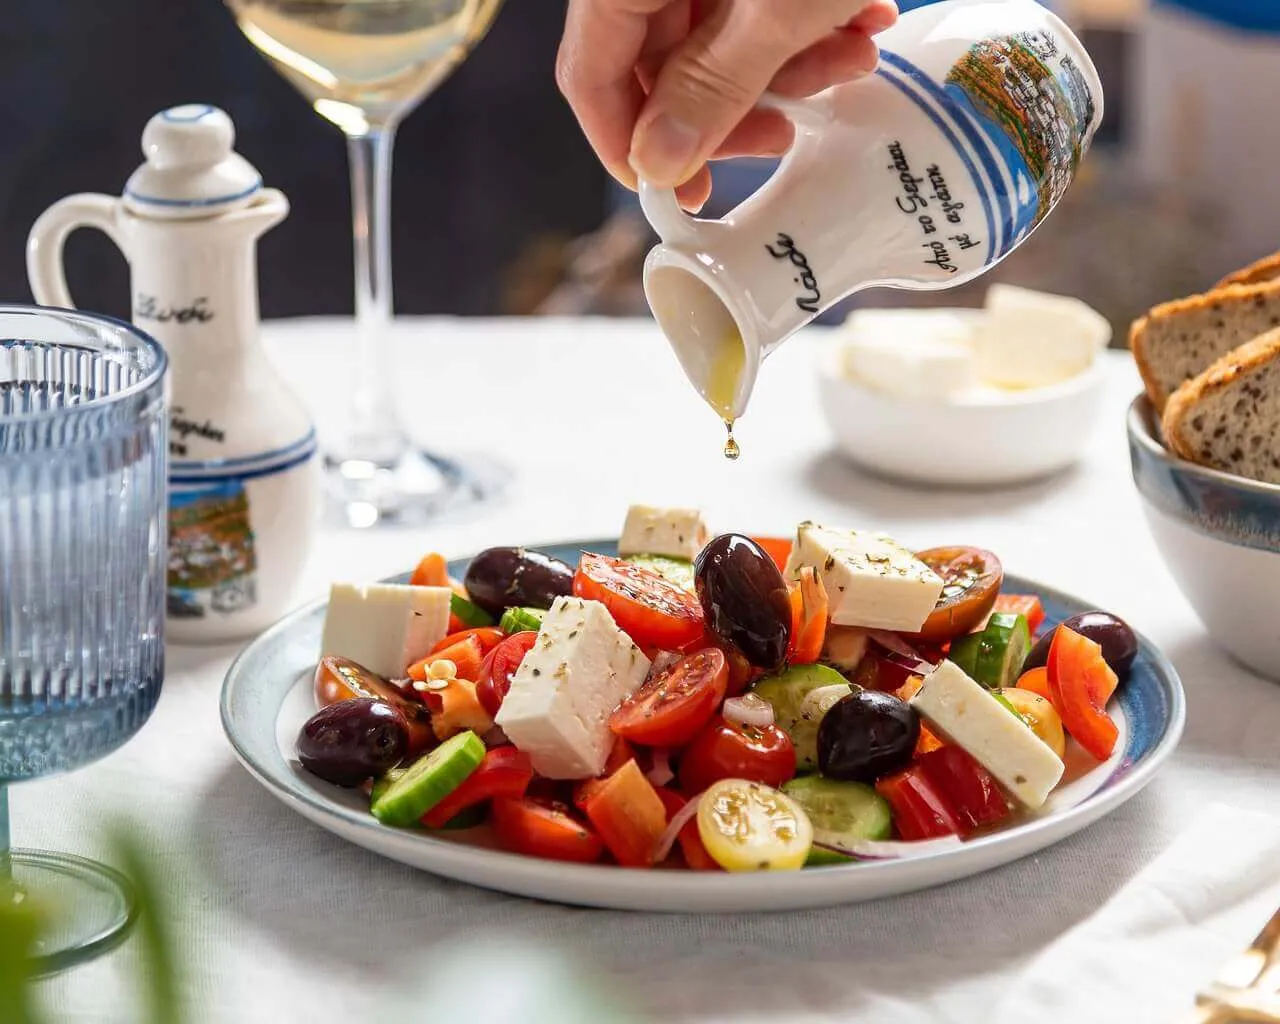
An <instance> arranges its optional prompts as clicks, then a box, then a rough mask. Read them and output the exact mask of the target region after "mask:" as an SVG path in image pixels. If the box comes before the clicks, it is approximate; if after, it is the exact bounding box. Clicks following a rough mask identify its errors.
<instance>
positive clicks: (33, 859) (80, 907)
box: [0, 850, 138, 975]
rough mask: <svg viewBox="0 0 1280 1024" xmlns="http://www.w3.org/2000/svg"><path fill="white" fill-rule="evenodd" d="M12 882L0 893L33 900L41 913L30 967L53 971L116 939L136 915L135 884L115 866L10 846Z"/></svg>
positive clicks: (115, 943)
mask: <svg viewBox="0 0 1280 1024" xmlns="http://www.w3.org/2000/svg"><path fill="white" fill-rule="evenodd" d="M11 861H12V865H13V882H12V884H10V883H6V882H0V899H10V900H15V901H17V900H31V901H32V902H33V903H36V904H38V906H39V908H40V913H41V918H42V920H41V928H40V940H39V942H38V943H37V944H36V960H35V964H34V965H33V973H35V974H36V975H46V974H54V973H56V972H58V971H64V970H66V969H67V968H68V967H74V966H76V965H77V964H82V963H84V962H85V961H87V960H92V959H93V958H94V957H98V956H101V955H102V954H103V953H106V952H109V951H110V950H112V949H115V947H116V946H118V945H120V943H121V942H123V941H124V940H125V939H126V938H127V937H128V935H129V930H130V929H131V928H132V927H133V923H134V920H135V919H136V918H137V915H138V900H137V895H136V894H135V892H134V889H133V886H132V885H130V883H129V881H128V880H127V879H126V878H125V877H124V876H123V875H121V874H120V873H119V872H118V871H114V870H112V869H111V868H109V867H106V866H105V865H103V864H98V863H96V862H95V861H91V860H85V859H84V858H83V857H74V856H72V855H70V854H66V853H46V852H44V851H39V850H14V851H12V853H11Z"/></svg>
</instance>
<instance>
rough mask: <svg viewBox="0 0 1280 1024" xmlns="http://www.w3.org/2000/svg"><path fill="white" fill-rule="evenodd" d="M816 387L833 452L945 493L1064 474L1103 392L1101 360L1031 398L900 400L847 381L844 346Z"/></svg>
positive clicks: (994, 394) (827, 358) (835, 350)
mask: <svg viewBox="0 0 1280 1024" xmlns="http://www.w3.org/2000/svg"><path fill="white" fill-rule="evenodd" d="M819 377H820V387H821V392H822V407H823V411H824V412H825V413H826V417H827V423H828V424H829V425H830V427H831V432H832V433H833V434H834V435H835V441H836V446H837V447H838V448H839V450H840V451H841V452H843V453H844V454H845V455H847V456H848V457H849V458H850V459H852V460H853V461H854V462H856V463H858V464H859V465H860V466H863V467H865V468H866V469H869V470H871V471H872V472H874V473H877V474H880V475H882V476H887V477H891V478H894V479H898V480H907V481H911V482H913V483H921V484H935V485H943V486H947V487H990V486H995V485H1009V484H1016V483H1022V482H1025V481H1028V480H1036V479H1039V478H1041V477H1046V476H1049V475H1051V474H1053V473H1057V472H1060V471H1062V470H1064V469H1067V468H1068V467H1069V466H1071V465H1072V464H1074V463H1075V462H1076V461H1077V460H1079V458H1080V455H1081V453H1082V452H1083V451H1084V449H1085V448H1086V447H1088V444H1089V439H1090V435H1091V434H1092V432H1093V429H1094V427H1095V426H1096V424H1097V419H1098V412H1099V409H1100V407H1101V402H1102V396H1103V391H1104V385H1105V375H1104V373H1103V369H1102V365H1101V357H1100V358H1099V359H1098V360H1097V361H1095V362H1094V364H1093V366H1091V367H1090V368H1089V369H1088V370H1087V371H1086V372H1084V373H1082V374H1080V375H1079V376H1077V377H1073V378H1072V379H1070V380H1067V381H1063V382H1062V383H1061V384H1055V385H1053V386H1051V387H1046V388H1036V389H1033V390H1028V391H1017V392H1013V391H1010V392H1003V391H995V390H992V391H990V392H988V391H981V392H977V391H975V392H972V393H970V392H966V393H964V394H962V395H957V396H953V397H951V398H900V397H897V396H895V395H889V394H885V393H883V392H880V391H876V390H873V389H871V388H869V387H866V386H864V385H861V384H858V383H856V382H854V381H851V380H849V379H848V378H847V377H845V376H844V375H843V374H842V373H841V372H840V352H839V346H838V345H833V346H832V347H831V350H830V351H829V352H827V353H825V354H824V357H823V359H822V362H821V366H820V371H819Z"/></svg>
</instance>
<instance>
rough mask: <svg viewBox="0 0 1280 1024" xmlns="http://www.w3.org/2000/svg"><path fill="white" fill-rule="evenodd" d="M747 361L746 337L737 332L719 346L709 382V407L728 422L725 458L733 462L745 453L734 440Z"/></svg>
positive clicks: (707, 396) (713, 357)
mask: <svg viewBox="0 0 1280 1024" xmlns="http://www.w3.org/2000/svg"><path fill="white" fill-rule="evenodd" d="M746 361H747V351H746V349H745V348H744V347H743V344H742V335H741V334H739V333H738V331H737V330H736V329H734V330H730V331H728V332H727V333H726V334H725V335H724V337H723V338H721V339H720V344H719V345H718V346H716V352H715V355H714V356H712V359H711V373H710V375H709V376H708V379H707V390H706V399H707V404H708V405H710V406H711V408H713V409H714V410H715V411H716V412H717V413H719V414H720V418H721V419H722V420H724V426H725V430H726V431H727V433H728V435H729V436H728V438H727V439H726V440H725V442H724V457H725V458H726V459H729V460H730V461H734V460H736V459H737V458H738V456H740V455H741V454H742V449H741V448H740V447H738V442H737V440H736V439H735V438H734V436H733V423H734V415H733V400H734V397H735V396H736V395H737V393H738V381H739V380H740V379H741V378H742V368H743V366H744V365H745V364H746Z"/></svg>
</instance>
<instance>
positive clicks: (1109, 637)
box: [1022, 611, 1138, 682]
mask: <svg viewBox="0 0 1280 1024" xmlns="http://www.w3.org/2000/svg"><path fill="white" fill-rule="evenodd" d="M1062 624H1063V625H1064V626H1066V627H1067V628H1068V629H1073V630H1075V631H1076V632H1077V633H1079V634H1080V635H1081V636H1083V637H1086V638H1088V639H1089V640H1092V641H1093V642H1094V643H1095V644H1098V645H1099V646H1100V647H1101V648H1102V657H1103V659H1104V660H1105V661H1106V663H1107V664H1108V665H1110V666H1111V671H1112V672H1114V673H1115V674H1116V677H1117V678H1118V679H1119V680H1120V681H1121V682H1124V681H1125V680H1126V679H1128V678H1129V670H1130V669H1132V668H1133V659H1134V658H1136V657H1137V656H1138V638H1137V636H1135V635H1134V632H1133V630H1132V629H1130V628H1129V624H1128V623H1127V622H1125V621H1124V620H1123V619H1120V618H1117V617H1116V616H1114V615H1112V614H1111V613H1110V612H1098V611H1094V612H1081V613H1080V614H1079V615H1073V616H1071V618H1069V619H1067V620H1066V621H1065V622H1064V623H1062ZM1054 632H1055V631H1054V630H1052V629H1051V630H1049V631H1048V632H1047V633H1045V634H1044V636H1042V637H1041V638H1040V639H1039V640H1037V641H1036V644H1035V646H1034V647H1032V648H1031V653H1030V654H1028V655H1027V660H1026V661H1025V662H1023V664H1022V671H1023V672H1030V671H1031V670H1032V669H1033V668H1044V666H1045V665H1047V664H1048V663H1049V646H1050V644H1052V643H1053V634H1054Z"/></svg>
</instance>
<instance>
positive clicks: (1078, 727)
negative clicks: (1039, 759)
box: [1046, 626, 1120, 761]
mask: <svg viewBox="0 0 1280 1024" xmlns="http://www.w3.org/2000/svg"><path fill="white" fill-rule="evenodd" d="M1046 668H1048V670H1049V688H1050V690H1051V691H1052V693H1053V706H1054V708H1055V709H1056V710H1057V712H1058V714H1059V715H1061V716H1062V724H1063V725H1064V726H1066V728H1067V732H1069V733H1071V735H1072V736H1074V737H1075V738H1076V742H1077V743H1079V744H1080V746H1082V747H1084V749H1085V750H1087V751H1088V752H1089V753H1090V754H1091V755H1092V756H1093V757H1095V758H1097V759H1098V760H1099V761H1105V760H1106V759H1107V758H1109V757H1110V756H1111V752H1112V751H1113V750H1115V747H1116V740H1117V739H1118V738H1119V736H1120V730H1119V729H1118V728H1117V727H1116V723H1115V722H1113V721H1112V720H1111V716H1110V715H1108V714H1107V701H1109V700H1110V699H1111V695H1112V694H1113V693H1115V690H1116V687H1117V686H1118V685H1119V682H1120V681H1119V679H1118V678H1117V677H1116V674H1115V672H1113V671H1112V670H1111V666H1110V665H1108V664H1107V662H1106V659H1105V658H1103V656H1102V647H1101V646H1100V645H1098V644H1096V643H1094V642H1093V641H1092V640H1090V639H1089V638H1088V637H1086V636H1081V635H1080V634H1079V633H1077V632H1076V631H1075V630H1072V629H1068V628H1067V627H1066V626H1059V627H1058V629H1057V632H1055V633H1054V634H1053V641H1052V642H1051V643H1050V645H1049V662H1048V665H1047V666H1046Z"/></svg>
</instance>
